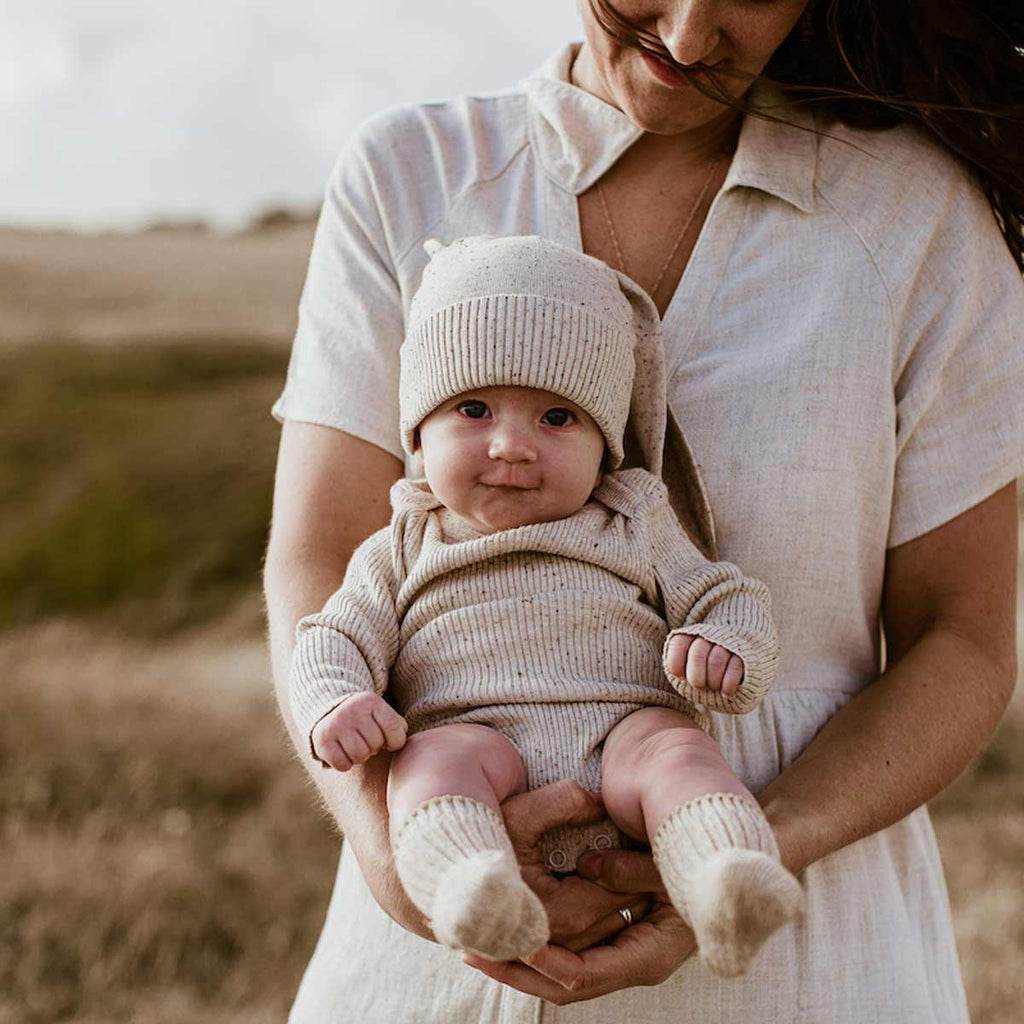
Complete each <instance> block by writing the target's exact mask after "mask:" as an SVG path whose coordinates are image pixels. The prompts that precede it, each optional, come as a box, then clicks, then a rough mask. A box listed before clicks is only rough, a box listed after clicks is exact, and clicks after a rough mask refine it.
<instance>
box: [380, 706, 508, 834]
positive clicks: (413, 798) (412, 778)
mask: <svg viewBox="0 0 1024 1024" xmlns="http://www.w3.org/2000/svg"><path fill="white" fill-rule="evenodd" d="M525 789H526V769H525V768H524V767H523V762H522V759H521V758H520V757H519V751H517V750H516V748H515V747H514V746H512V744H511V743H509V741H508V740H507V739H505V737H504V736H502V735H501V733H499V732H495V731H494V730H493V729H488V728H487V726H484V725H469V724H458V725H442V726H439V727H438V728H436V729H428V730H427V731H426V732H417V733H414V734H413V735H412V736H410V737H409V738H408V739H407V740H406V742H405V746H404V747H403V748H402V749H401V750H399V751H398V752H397V753H396V754H395V755H394V757H393V758H392V759H391V771H390V773H389V775H388V814H389V815H390V816H391V830H392V831H391V839H392V842H393V841H394V839H395V837H396V829H397V828H398V827H399V826H401V825H402V824H403V823H404V821H405V819H406V818H408V817H409V815H410V814H411V813H412V811H413V810H414V809H415V808H417V807H419V806H420V804H423V803H426V802H427V801H428V800H432V799H433V798H434V797H439V796H463V797H467V798H469V799H470V800H478V801H479V802H480V803H482V804H486V805H487V806H488V807H490V809H491V810H492V811H494V813H495V814H497V815H499V817H500V815H501V802H502V801H503V800H505V799H506V798H508V797H510V796H512V795H513V794H515V793H522V792H523V790H525Z"/></svg>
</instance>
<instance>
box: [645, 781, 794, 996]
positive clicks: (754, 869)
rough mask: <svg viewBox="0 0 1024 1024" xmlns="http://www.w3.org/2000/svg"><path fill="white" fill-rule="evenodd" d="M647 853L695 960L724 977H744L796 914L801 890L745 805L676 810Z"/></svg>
mask: <svg viewBox="0 0 1024 1024" xmlns="http://www.w3.org/2000/svg"><path fill="white" fill-rule="evenodd" d="M651 849H652V851H653V852H654V860H655V863H656V864H657V866H658V871H659V872H660V874H661V878H662V881H663V882H664V883H665V888H666V890H667V891H668V894H669V897H670V898H671V900H672V903H673V905H674V906H675V908H676V910H678V911H679V913H680V914H681V915H682V917H683V919H684V920H685V921H686V922H687V923H688V924H689V925H690V927H691V928H693V932H694V935H695V936H696V938H697V947H698V949H699V951H700V957H701V959H702V960H703V961H704V963H705V964H707V966H708V968H709V969H710V970H711V971H713V972H714V973H715V974H718V975H721V976H722V977H725V978H732V977H736V976H737V975H740V974H745V973H746V971H747V970H748V968H749V967H750V964H751V962H752V960H753V958H754V957H755V956H756V954H757V951H758V950H759V949H760V948H761V946H762V945H763V943H764V942H765V940H767V939H768V938H769V936H771V935H772V934H773V933H774V932H775V931H777V930H778V929H779V928H781V927H782V925H784V924H786V922H788V921H791V920H792V919H793V918H794V917H795V916H796V915H797V914H798V913H800V911H801V909H802V907H803V892H802V890H801V888H800V883H799V882H797V880H796V879H795V878H794V877H793V876H792V875H791V874H790V873H789V872H788V871H787V870H786V869H785V868H784V867H783V866H782V864H781V863H780V862H779V852H778V846H777V845H776V842H775V836H774V835H773V833H772V830H771V826H770V825H769V824H768V821H767V819H766V818H765V816H764V814H763V813H762V811H761V808H760V807H759V806H758V805H757V804H756V803H754V802H753V801H752V800H749V799H747V798H746V797H743V796H739V795H737V794H734V793H711V794H708V795H707V796H702V797H699V798H698V799H696V800H691V801H689V802H688V803H685V804H683V805H682V806H681V807H679V808H677V809H676V810H675V811H673V813H672V814H671V815H670V816H669V817H668V818H667V819H666V820H665V821H664V822H663V823H662V825H661V827H660V828H659V829H658V831H657V833H656V834H655V836H654V838H653V840H652V841H651Z"/></svg>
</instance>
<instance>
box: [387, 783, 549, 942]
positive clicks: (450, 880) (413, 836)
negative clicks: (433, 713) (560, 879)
mask: <svg viewBox="0 0 1024 1024" xmlns="http://www.w3.org/2000/svg"><path fill="white" fill-rule="evenodd" d="M394 852H395V866H396V868H397V870H398V877H399V878H400V879H401V881H402V885H403V886H405V891H406V892H407V893H408V894H409V898H410V899H411V900H412V901H413V903H415V904H416V906H417V907H418V908H419V909H420V910H421V911H422V912H423V913H424V914H425V915H426V916H427V919H428V920H429V921H430V926H431V928H433V930H434V935H435V936H436V937H437V941H438V942H441V943H443V944H444V945H446V946H451V947H452V948H453V949H464V950H468V951H469V952H471V953H477V954H478V955H480V956H482V957H486V958H487V959H488V960H516V959H519V958H520V957H526V956H530V955H531V954H533V953H536V952H537V950H538V949H540V948H541V946H543V945H544V944H545V943H546V942H547V941H548V936H549V930H548V919H547V914H546V913H545V911H544V907H543V905H542V904H541V902H540V900H539V899H537V897H536V895H534V893H533V890H532V889H530V887H529V886H528V885H527V884H526V883H525V882H524V881H523V878H522V875H521V874H520V873H519V865H518V863H517V862H516V857H515V853H514V851H513V849H512V843H511V842H510V841H509V838H508V834H507V833H506V832H505V826H504V823H503V822H502V820H501V818H500V817H499V816H498V815H497V814H495V812H494V811H492V810H491V809H490V808H489V807H488V806H487V805H486V804H483V803H480V802H479V801H478V800H471V799H470V798H469V797H464V796H440V797H435V798H434V799H433V800H428V801H427V802H426V803H423V804H420V805H419V807H417V808H416V809H415V810H413V812H412V813H411V814H410V815H409V817H408V818H406V820H405V823H404V824H403V825H402V827H401V828H400V829H399V831H398V835H397V838H396V840H395V844H394Z"/></svg>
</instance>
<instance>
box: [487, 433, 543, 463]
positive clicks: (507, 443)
mask: <svg viewBox="0 0 1024 1024" xmlns="http://www.w3.org/2000/svg"><path fill="white" fill-rule="evenodd" d="M488 454H489V455H490V457H491V458H492V459H501V460H502V461H504V462H533V461H534V460H535V459H536V458H537V446H536V444H535V443H534V439H533V437H532V435H531V433H530V431H528V430H526V429H524V428H522V427H519V426H514V425H510V426H502V427H496V428H495V430H494V432H493V433H492V434H491V444H490V449H489V451H488Z"/></svg>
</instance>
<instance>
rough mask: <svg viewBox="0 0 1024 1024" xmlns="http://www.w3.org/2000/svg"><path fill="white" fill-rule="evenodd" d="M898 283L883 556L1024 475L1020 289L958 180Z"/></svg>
mask: <svg viewBox="0 0 1024 1024" xmlns="http://www.w3.org/2000/svg"><path fill="white" fill-rule="evenodd" d="M906 276H907V280H906V281H905V282H904V287H903V292H902V295H903V300H904V301H903V303H902V306H901V307H900V308H898V309H897V314H898V316H899V320H898V324H897V327H898V342H899V345H900V350H899V365H898V366H897V368H896V373H897V375H896V381H895V392H896V464H895V477H894V481H893V504H892V515H891V520H890V529H889V538H888V543H889V546H890V547H895V546H896V545H898V544H903V543H905V542H907V541H909V540H913V539H914V538H915V537H919V536H921V535H922V534H924V533H927V532H928V531H929V530H933V529H935V528H936V527H938V526H941V525H942V524H943V523H945V522H948V521H949V520H950V519H953V518H954V517H956V516H958V515H960V513H962V512H965V511H967V509H969V508H971V507H973V506H974V505H976V504H977V503H978V502H980V501H982V500H983V499H985V498H987V497H988V496H990V495H991V494H993V493H994V492H995V491H997V490H999V489H1000V488H1001V487H1003V486H1004V485H1005V484H1007V483H1009V482H1010V481H1011V480H1013V479H1014V478H1015V477H1017V476H1019V475H1020V474H1021V473H1022V472H1024V281H1022V279H1021V274H1020V271H1019V270H1018V269H1017V266H1016V264H1015V263H1014V261H1013V259H1012V258H1011V256H1010V254H1009V250H1008V249H1007V247H1006V244H1005V242H1004V240H1003V237H1002V235H1001V234H1000V232H999V229H998V226H997V224H996V222H995V218H994V216H993V215H992V212H991V210H990V208H989V206H988V203H987V201H986V200H985V198H984V197H983V196H982V194H981V193H980V191H979V190H978V189H977V188H976V187H975V186H974V185H973V184H971V183H970V182H968V181H966V180H965V178H964V177H963V176H960V175H958V176H957V179H956V180H955V181H954V182H952V183H951V184H950V186H949V190H948V192H947V193H946V194H945V195H944V197H943V201H942V204H941V211H940V216H939V217H938V218H937V219H936V221H935V227H934V231H932V232H931V233H930V234H929V235H928V237H927V242H926V246H925V248H924V251H923V256H920V257H919V258H918V259H917V261H916V267H915V268H914V270H913V272H912V273H908V274H907V275H906Z"/></svg>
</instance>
